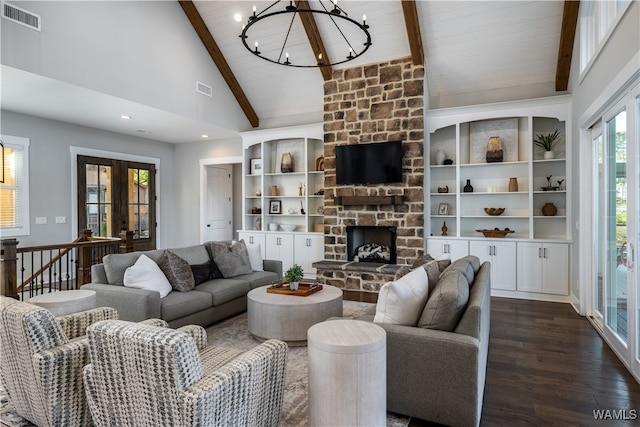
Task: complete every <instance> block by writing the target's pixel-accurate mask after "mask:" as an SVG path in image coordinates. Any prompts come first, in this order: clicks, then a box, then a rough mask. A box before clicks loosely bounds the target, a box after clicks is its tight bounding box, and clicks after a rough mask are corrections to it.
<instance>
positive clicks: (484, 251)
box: [469, 240, 517, 291]
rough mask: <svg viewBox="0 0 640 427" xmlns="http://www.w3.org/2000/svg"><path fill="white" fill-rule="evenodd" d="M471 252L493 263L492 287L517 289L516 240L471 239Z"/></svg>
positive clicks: (483, 260)
mask: <svg viewBox="0 0 640 427" xmlns="http://www.w3.org/2000/svg"><path fill="white" fill-rule="evenodd" d="M469 254H470V255H475V256H477V257H478V258H480V262H481V263H482V262H485V261H488V262H490V263H491V288H492V289H502V290H509V291H515V290H516V280H517V276H516V242H507V241H505V240H471V241H469Z"/></svg>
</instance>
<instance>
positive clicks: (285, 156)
mask: <svg viewBox="0 0 640 427" xmlns="http://www.w3.org/2000/svg"><path fill="white" fill-rule="evenodd" d="M280 172H282V173H289V172H293V158H292V157H291V153H290V152H288V151H287V152H286V153H282V160H281V161H280Z"/></svg>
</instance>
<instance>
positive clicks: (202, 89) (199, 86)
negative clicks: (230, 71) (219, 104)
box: [196, 82, 213, 96]
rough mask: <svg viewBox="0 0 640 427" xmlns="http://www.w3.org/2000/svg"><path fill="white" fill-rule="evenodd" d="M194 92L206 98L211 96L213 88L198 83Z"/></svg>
mask: <svg viewBox="0 0 640 427" xmlns="http://www.w3.org/2000/svg"><path fill="white" fill-rule="evenodd" d="M196 92H198V93H201V94H203V95H207V96H213V88H212V87H211V86H207V85H206V84H204V83H200V82H196Z"/></svg>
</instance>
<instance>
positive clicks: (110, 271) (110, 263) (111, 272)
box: [102, 250, 164, 286]
mask: <svg viewBox="0 0 640 427" xmlns="http://www.w3.org/2000/svg"><path fill="white" fill-rule="evenodd" d="M163 253H164V251H163V250H153V251H145V252H130V253H126V254H108V255H105V256H104V257H103V258H102V262H103V264H104V273H105V274H106V276H107V280H108V281H109V284H111V285H120V286H122V285H124V272H125V270H126V269H127V268H129V267H131V266H132V265H133V264H135V263H136V261H138V258H140V255H142V254H145V255H146V256H148V257H149V258H151V259H152V260H154V261H157V260H159V259H160V257H161V256H162V254H163Z"/></svg>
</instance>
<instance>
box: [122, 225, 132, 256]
mask: <svg viewBox="0 0 640 427" xmlns="http://www.w3.org/2000/svg"><path fill="white" fill-rule="evenodd" d="M120 240H121V241H120V253H121V254H126V253H129V252H133V231H131V230H122V231H121V232H120Z"/></svg>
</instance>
